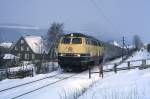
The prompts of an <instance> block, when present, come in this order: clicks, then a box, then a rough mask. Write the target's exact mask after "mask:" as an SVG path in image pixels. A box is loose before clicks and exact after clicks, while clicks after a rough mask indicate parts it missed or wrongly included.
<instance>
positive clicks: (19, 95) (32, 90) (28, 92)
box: [0, 73, 78, 99]
mask: <svg viewBox="0 0 150 99" xmlns="http://www.w3.org/2000/svg"><path fill="white" fill-rule="evenodd" d="M64 75H65V77H61V76H64ZM76 75H78V74H71V75H70V74H69V76H68V75H67V74H65V73H58V74H55V75H52V76H48V77H44V78H41V79H38V80H34V81H31V82H27V83H24V84H20V85H16V86H13V87H9V88H6V89H2V90H0V93H5V92H7V93H9V91H14V90H16V89H19V90H20V89H21V87H24V86H27V85H28V87H31V89H30V90H28V91H25V92H19V94H18V95H13V96H11V97H10V98H11V99H16V98H19V97H22V96H24V95H27V94H30V93H32V92H35V91H37V90H40V89H43V88H45V87H48V86H50V85H53V84H56V83H58V82H61V81H63V80H66V79H69V78H71V77H73V76H76ZM50 78H56V79H57V80H56V81H55V80H54V81H50V83H46V84H44V85H42V86H40V87H37V86H36V88H32V86H33V84H35V83H39V82H40V81H41V82H42V81H45V80H49V79H50ZM47 82H48V81H47ZM22 89H23V88H22ZM14 93H15V92H14Z"/></svg>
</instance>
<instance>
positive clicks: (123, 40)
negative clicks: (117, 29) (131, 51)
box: [122, 36, 125, 61]
mask: <svg viewBox="0 0 150 99" xmlns="http://www.w3.org/2000/svg"><path fill="white" fill-rule="evenodd" d="M124 46H125V37H124V36H123V37H122V61H123V55H124Z"/></svg>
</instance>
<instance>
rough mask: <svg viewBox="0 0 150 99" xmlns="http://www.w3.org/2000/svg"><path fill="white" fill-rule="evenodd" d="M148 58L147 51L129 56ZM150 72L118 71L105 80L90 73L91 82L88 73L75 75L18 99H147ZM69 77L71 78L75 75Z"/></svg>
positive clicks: (5, 97) (2, 96)
mask: <svg viewBox="0 0 150 99" xmlns="http://www.w3.org/2000/svg"><path fill="white" fill-rule="evenodd" d="M141 55H142V56H141ZM148 56H149V53H148V52H147V51H146V50H143V51H142V50H141V51H139V52H136V53H135V54H134V55H133V57H130V58H129V59H128V61H129V60H137V59H140V58H141V59H143V58H149V57H148ZM115 61H116V62H118V61H120V59H117V60H114V62H115ZM149 71H150V69H145V70H138V69H135V70H130V71H120V72H118V73H117V74H115V73H113V72H111V73H104V78H99V77H98V76H99V75H98V74H92V78H91V79H89V78H88V71H85V72H83V73H82V74H78V75H76V76H75V77H72V78H69V79H67V80H64V81H61V82H59V83H56V84H53V85H51V86H48V87H45V88H43V89H40V90H38V91H36V92H32V93H30V94H27V95H24V96H22V97H20V98H21V99H30V98H32V99H75V98H77V97H78V96H79V95H81V93H84V94H83V95H82V96H80V97H79V99H150V95H149V92H150V80H149V78H150V72H149ZM56 73H58V71H56V72H53V73H49V74H41V75H36V76H35V77H27V78H24V79H12V80H10V79H6V80H3V81H1V82H0V89H3V88H8V87H11V86H14V85H18V84H22V83H26V82H29V81H33V80H36V79H40V78H42V77H46V76H49V75H53V74H56ZM68 74H69V75H71V74H74V73H68ZM68 74H67V75H68ZM64 76H65V75H64ZM62 77H63V76H62ZM60 78H61V77H56V78H50V79H47V80H44V81H40V82H37V83H35V84H33V85H30V86H24V87H21V88H20V89H18V90H15V89H14V90H12V91H9V92H6V93H0V99H10V98H11V97H13V96H17V95H19V93H20V94H21V93H24V92H27V91H30V90H31V89H32V90H33V89H34V88H38V87H40V86H43V85H46V84H48V83H50V82H53V81H56V80H58V79H60ZM95 81H97V82H95ZM91 85H92V86H91ZM85 91H86V92H85Z"/></svg>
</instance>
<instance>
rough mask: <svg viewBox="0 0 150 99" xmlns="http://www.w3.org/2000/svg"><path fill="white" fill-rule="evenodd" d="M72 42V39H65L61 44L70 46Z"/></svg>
mask: <svg viewBox="0 0 150 99" xmlns="http://www.w3.org/2000/svg"><path fill="white" fill-rule="evenodd" d="M70 42H71V38H63V39H62V41H61V43H63V44H70Z"/></svg>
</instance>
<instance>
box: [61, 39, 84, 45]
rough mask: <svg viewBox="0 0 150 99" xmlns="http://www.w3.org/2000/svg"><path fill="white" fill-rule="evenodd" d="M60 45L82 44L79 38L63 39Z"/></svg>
mask: <svg viewBox="0 0 150 99" xmlns="http://www.w3.org/2000/svg"><path fill="white" fill-rule="evenodd" d="M61 43H63V44H82V39H81V38H63V39H62V41H61Z"/></svg>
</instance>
